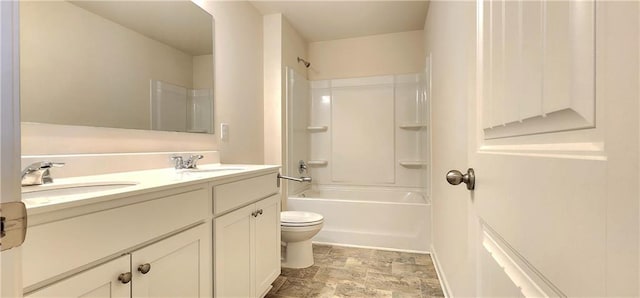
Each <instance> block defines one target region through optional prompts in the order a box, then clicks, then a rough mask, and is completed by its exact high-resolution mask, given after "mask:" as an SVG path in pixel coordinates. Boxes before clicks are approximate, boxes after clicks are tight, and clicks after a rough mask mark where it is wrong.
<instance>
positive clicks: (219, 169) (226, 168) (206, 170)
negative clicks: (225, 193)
mask: <svg viewBox="0 0 640 298" xmlns="http://www.w3.org/2000/svg"><path fill="white" fill-rule="evenodd" d="M243 170H246V168H240V167H220V168H210V169H184V170H183V171H184V172H192V173H211V172H221V171H243Z"/></svg>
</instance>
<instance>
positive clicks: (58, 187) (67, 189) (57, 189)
mask: <svg viewBox="0 0 640 298" xmlns="http://www.w3.org/2000/svg"><path fill="white" fill-rule="evenodd" d="M137 184H138V183H137V182H131V181H103V182H84V183H67V184H63V183H61V184H55V183H53V184H44V185H37V186H25V187H22V199H23V200H27V199H33V198H45V197H46V198H50V197H60V196H71V195H78V194H87V193H92V192H100V191H109V190H115V189H119V188H124V187H130V186H134V185H137Z"/></svg>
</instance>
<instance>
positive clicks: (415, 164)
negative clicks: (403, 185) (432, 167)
mask: <svg viewBox="0 0 640 298" xmlns="http://www.w3.org/2000/svg"><path fill="white" fill-rule="evenodd" d="M399 163H400V165H401V166H403V167H405V168H422V167H424V166H426V165H427V162H426V161H424V160H401V161H399Z"/></svg>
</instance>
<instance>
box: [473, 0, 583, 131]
mask: <svg viewBox="0 0 640 298" xmlns="http://www.w3.org/2000/svg"><path fill="white" fill-rule="evenodd" d="M482 4H483V5H482V6H479V9H481V10H482V11H480V12H478V13H479V14H478V16H479V17H481V18H480V21H481V22H482V24H480V26H482V27H481V28H482V32H480V33H481V35H480V36H479V37H480V38H481V41H480V42H481V44H480V45H479V47H480V48H481V49H482V51H483V52H484V53H483V55H482V57H483V58H484V59H483V61H482V62H483V65H482V66H481V67H482V68H483V71H482V74H483V81H484V82H483V85H482V87H483V92H484V94H483V99H486V102H484V103H483V109H482V118H483V120H482V123H483V128H484V138H485V139H494V138H505V137H513V136H520V135H528V134H536V133H545V132H555V131H565V130H574V129H580V128H587V127H593V126H594V125H595V93H594V90H595V65H594V57H595V47H594V40H595V30H594V28H595V14H594V12H595V4H594V2H591V1H550V2H530V1H485V2H482Z"/></svg>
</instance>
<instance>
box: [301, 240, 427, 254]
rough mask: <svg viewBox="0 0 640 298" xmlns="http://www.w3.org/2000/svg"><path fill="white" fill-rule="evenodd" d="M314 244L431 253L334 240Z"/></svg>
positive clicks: (421, 252)
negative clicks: (333, 241)
mask: <svg viewBox="0 0 640 298" xmlns="http://www.w3.org/2000/svg"><path fill="white" fill-rule="evenodd" d="M313 244H319V245H331V246H343V247H355V248H367V249H376V250H386V251H399V252H409V253H417V254H430V253H431V252H429V251H422V250H410V249H399V248H388V247H376V246H364V245H353V244H343V243H332V242H319V241H313Z"/></svg>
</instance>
